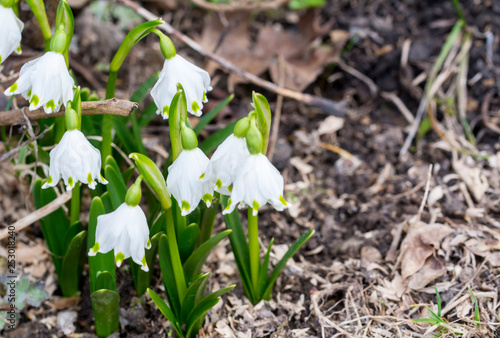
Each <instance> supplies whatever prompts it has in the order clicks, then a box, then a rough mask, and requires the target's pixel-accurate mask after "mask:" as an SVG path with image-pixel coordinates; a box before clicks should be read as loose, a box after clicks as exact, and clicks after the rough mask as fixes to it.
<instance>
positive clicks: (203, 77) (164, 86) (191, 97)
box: [151, 55, 212, 119]
mask: <svg viewBox="0 0 500 338" xmlns="http://www.w3.org/2000/svg"><path fill="white" fill-rule="evenodd" d="M178 83H180V84H181V85H182V87H183V88H184V92H185V93H186V101H187V110H188V112H190V113H191V114H193V115H196V116H200V115H201V110H202V108H203V103H205V102H208V100H207V92H208V91H210V90H212V87H211V86H210V75H208V73H207V72H206V71H205V70H203V69H201V68H200V67H198V66H195V65H194V64H192V63H191V62H189V61H187V60H186V59H184V58H183V57H182V56H180V55H175V56H174V57H172V58H170V59H166V60H165V63H164V64H163V69H162V71H161V72H160V76H159V78H158V81H157V82H156V84H155V85H154V87H153V89H152V90H151V96H152V97H153V99H154V101H155V104H156V107H158V110H157V112H156V113H157V114H161V115H162V116H163V118H164V119H168V112H169V109H170V105H171V104H172V99H173V98H174V96H175V94H176V93H177V84H178Z"/></svg>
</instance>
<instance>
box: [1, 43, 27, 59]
mask: <svg viewBox="0 0 500 338" xmlns="http://www.w3.org/2000/svg"><path fill="white" fill-rule="evenodd" d="M16 52H17V54H21V52H22V49H21V45H19V46H18V47H17V49H16ZM0 62H2V57H1V56H0Z"/></svg>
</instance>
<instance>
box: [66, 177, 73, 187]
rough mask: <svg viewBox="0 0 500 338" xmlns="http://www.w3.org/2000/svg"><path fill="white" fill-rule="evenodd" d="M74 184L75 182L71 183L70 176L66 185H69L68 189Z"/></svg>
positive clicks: (71, 178)
mask: <svg viewBox="0 0 500 338" xmlns="http://www.w3.org/2000/svg"><path fill="white" fill-rule="evenodd" d="M74 183H75V182H73V177H71V176H70V177H68V185H69V186H70V187H72V186H73V184H74Z"/></svg>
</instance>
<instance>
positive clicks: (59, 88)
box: [5, 52, 74, 114]
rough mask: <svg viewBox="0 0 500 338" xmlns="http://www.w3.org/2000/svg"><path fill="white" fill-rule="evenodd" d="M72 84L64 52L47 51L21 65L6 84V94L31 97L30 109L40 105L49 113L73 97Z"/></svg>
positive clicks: (55, 110)
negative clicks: (10, 82)
mask: <svg viewBox="0 0 500 338" xmlns="http://www.w3.org/2000/svg"><path fill="white" fill-rule="evenodd" d="M73 85H74V81H73V78H72V77H71V76H70V75H69V72H68V68H66V61H64V56H63V55H62V54H59V53H56V52H47V53H45V54H44V55H42V56H41V57H39V58H38V59H35V60H33V61H30V62H28V63H26V64H25V65H24V66H23V67H22V68H21V73H20V74H19V79H18V80H17V81H16V82H15V83H14V84H13V85H12V86H10V87H9V88H7V90H6V91H5V95H7V96H9V95H14V94H21V95H22V96H23V97H24V98H25V99H26V100H29V101H30V110H36V109H38V108H40V107H42V106H43V109H44V110H45V112H46V113H47V114H50V113H52V112H58V111H59V109H60V108H61V105H62V104H64V105H66V104H67V103H68V101H71V100H73Z"/></svg>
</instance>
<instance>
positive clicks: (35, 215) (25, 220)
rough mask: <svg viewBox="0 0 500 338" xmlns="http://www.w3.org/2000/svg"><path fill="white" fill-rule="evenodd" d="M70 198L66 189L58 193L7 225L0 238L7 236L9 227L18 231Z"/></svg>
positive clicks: (54, 209) (69, 193) (0, 233)
mask: <svg viewBox="0 0 500 338" xmlns="http://www.w3.org/2000/svg"><path fill="white" fill-rule="evenodd" d="M70 199H71V192H70V191H66V192H64V193H63V194H61V195H59V196H58V197H57V198H56V199H55V200H53V201H52V202H50V203H49V204H47V205H45V206H43V207H41V208H40V209H38V210H36V211H34V212H32V213H31V214H29V215H28V216H25V217H23V218H21V219H20V220H19V221H17V222H15V223H13V224H11V225H9V226H8V227H7V228H5V229H3V230H2V231H0V240H2V239H4V238H7V237H8V236H9V229H13V230H12V231H15V232H19V231H21V230H23V229H24V228H26V227H28V226H29V225H31V224H33V223H35V222H36V221H38V220H39V219H41V218H43V217H45V216H47V215H48V214H50V213H52V212H54V211H56V210H57V209H59V208H60V207H61V206H62V205H63V204H64V203H66V202H67V201H69V200H70Z"/></svg>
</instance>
